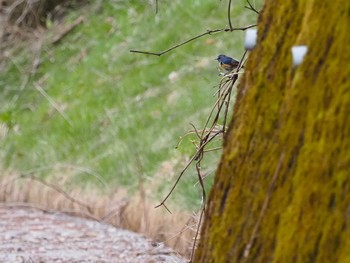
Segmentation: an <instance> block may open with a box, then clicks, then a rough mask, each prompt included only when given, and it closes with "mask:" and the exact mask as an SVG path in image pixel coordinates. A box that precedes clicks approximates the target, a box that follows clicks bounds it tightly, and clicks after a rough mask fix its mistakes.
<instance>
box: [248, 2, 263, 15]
mask: <svg viewBox="0 0 350 263" xmlns="http://www.w3.org/2000/svg"><path fill="white" fill-rule="evenodd" d="M247 3H248V6H245V8H247V9H249V10H252V11H253V12H255V13H257V14H258V15H259V14H260V12H259V11H258V10H256V8H255V7H254V6H253V5H252V4H251V3H250V1H249V0H247Z"/></svg>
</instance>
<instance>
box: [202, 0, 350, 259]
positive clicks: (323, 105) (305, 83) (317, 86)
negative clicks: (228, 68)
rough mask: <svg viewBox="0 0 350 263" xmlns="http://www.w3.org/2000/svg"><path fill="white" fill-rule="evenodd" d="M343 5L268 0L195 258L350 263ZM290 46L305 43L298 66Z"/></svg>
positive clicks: (349, 130) (349, 99)
mask: <svg viewBox="0 0 350 263" xmlns="http://www.w3.org/2000/svg"><path fill="white" fill-rule="evenodd" d="M346 10H348V6H347V5H346V4H344V2H342V1H340V0H338V1H333V2H332V3H329V2H322V3H320V2H319V1H282V0H281V1H272V0H267V1H266V4H265V8H264V11H263V13H262V14H261V17H260V24H259V43H258V46H257V48H256V49H255V50H254V51H253V52H252V53H251V55H250V58H249V61H248V65H247V67H246V70H245V75H244V78H243V80H242V82H241V85H240V86H239V93H238V98H237V103H236V106H235V109H234V115H233V122H232V123H231V126H230V130H229V134H228V136H227V140H226V145H225V148H224V155H223V157H222V160H221V164H220V167H219V170H218V173H217V176H216V178H215V182H214V187H213V190H212V192H211V194H210V201H209V207H208V210H207V214H206V221H205V223H204V226H203V231H202V233H203V234H202V237H201V242H200V244H199V248H198V251H197V254H196V260H195V261H196V262H283V263H285V262H348V261H346V260H349V256H348V255H347V253H346V252H345V251H349V249H350V241H349V239H350V238H349V235H348V234H349V224H348V222H349V219H348V218H349V215H348V204H349V203H350V197H349V195H348V194H346V193H347V192H349V190H350V189H349V187H350V182H349V172H348V171H349V167H350V152H349V151H348V149H349V147H350V138H349V136H348V135H349V134H350V121H349V117H348V109H349V108H350V93H349V86H350V83H349V78H348V76H349V75H350V66H349V64H348V63H347V64H344V61H348V60H349V56H350V55H349V54H350V47H349V45H348V44H349V43H350V38H349V34H348V31H349V25H350V18H349V16H348V15H347V12H346ZM294 45H307V46H308V48H309V50H308V53H307V55H306V57H305V59H304V62H303V63H302V65H300V66H299V67H297V68H293V67H292V57H291V47H292V46H294ZM278 167H279V168H278ZM271 189H272V190H271ZM265 205H266V207H265ZM264 207H265V208H264Z"/></svg>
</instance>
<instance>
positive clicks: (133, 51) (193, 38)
mask: <svg viewBox="0 0 350 263" xmlns="http://www.w3.org/2000/svg"><path fill="white" fill-rule="evenodd" d="M255 26H256V24H253V25H249V26H245V27H233V28H222V29H213V30H207V31H206V32H204V33H202V34H199V35H197V36H195V37H192V38H190V39H188V40H185V41H184V42H181V43H179V44H177V45H175V46H172V47H170V48H168V49H165V50H163V51H161V52H150V51H141V50H134V49H131V50H130V52H132V53H139V54H145V55H153V56H158V57H160V56H161V55H164V54H165V53H168V52H170V51H172V50H174V49H176V48H178V47H181V46H183V45H185V44H187V43H189V42H191V41H193V40H196V39H198V38H201V37H203V36H206V35H211V34H215V33H221V32H232V31H239V30H241V31H244V30H247V29H249V28H252V27H255Z"/></svg>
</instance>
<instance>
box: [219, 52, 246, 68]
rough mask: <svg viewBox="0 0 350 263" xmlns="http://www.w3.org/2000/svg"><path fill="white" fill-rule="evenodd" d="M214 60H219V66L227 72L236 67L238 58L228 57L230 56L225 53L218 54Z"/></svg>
mask: <svg viewBox="0 0 350 263" xmlns="http://www.w3.org/2000/svg"><path fill="white" fill-rule="evenodd" d="M216 60H217V61H218V62H219V64H220V67H221V68H222V69H224V70H225V71H227V72H231V71H232V70H234V69H236V68H237V67H238V65H239V61H238V60H236V59H234V58H230V57H228V56H225V55H219V56H218V57H217V58H216ZM242 68H243V67H242Z"/></svg>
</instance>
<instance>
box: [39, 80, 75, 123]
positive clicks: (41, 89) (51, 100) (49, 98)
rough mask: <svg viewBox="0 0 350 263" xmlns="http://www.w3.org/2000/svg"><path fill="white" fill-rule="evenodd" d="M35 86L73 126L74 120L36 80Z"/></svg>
mask: <svg viewBox="0 0 350 263" xmlns="http://www.w3.org/2000/svg"><path fill="white" fill-rule="evenodd" d="M34 87H35V88H36V89H37V91H39V92H40V94H41V95H43V97H44V98H45V99H46V100H47V101H48V102H49V103H50V104H51V106H52V107H54V108H55V110H56V111H57V112H58V113H59V114H60V115H61V116H62V118H63V119H64V120H65V121H66V122H67V123H68V124H69V126H71V127H72V126H73V124H72V121H71V120H70V119H69V118H68V116H67V115H66V114H65V113H64V112H63V111H62V110H61V109H60V107H59V106H58V105H57V103H56V102H55V101H54V100H53V99H52V98H51V97H50V96H49V95H48V94H47V93H46V92H45V90H44V89H43V88H42V87H41V86H40V85H39V84H38V83H36V82H34Z"/></svg>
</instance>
